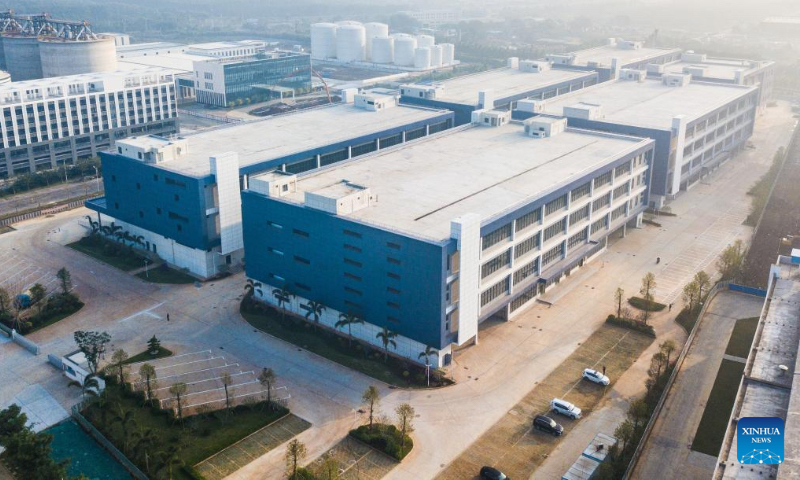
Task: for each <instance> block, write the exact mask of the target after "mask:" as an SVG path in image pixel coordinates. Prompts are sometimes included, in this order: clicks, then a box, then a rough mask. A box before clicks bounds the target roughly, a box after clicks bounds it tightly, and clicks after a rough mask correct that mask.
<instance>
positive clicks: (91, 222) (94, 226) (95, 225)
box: [85, 215, 100, 235]
mask: <svg viewBox="0 0 800 480" xmlns="http://www.w3.org/2000/svg"><path fill="white" fill-rule="evenodd" d="M85 217H86V220H88V221H89V228H91V229H92V232H91V234H92V235H97V232H99V231H100V223H98V222H96V221H95V220H93V219H92V217H90V216H89V215H86V216H85Z"/></svg>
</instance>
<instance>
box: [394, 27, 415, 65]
mask: <svg viewBox="0 0 800 480" xmlns="http://www.w3.org/2000/svg"><path fill="white" fill-rule="evenodd" d="M392 37H393V38H394V64H395V65H398V66H401V67H410V66H412V65H414V49H416V48H417V39H416V38H414V36H412V35H408V34H407V33H396V34H394V35H392Z"/></svg>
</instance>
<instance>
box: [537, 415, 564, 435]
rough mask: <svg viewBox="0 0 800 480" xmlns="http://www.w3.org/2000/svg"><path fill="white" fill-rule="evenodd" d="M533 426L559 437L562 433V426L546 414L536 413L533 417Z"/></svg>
mask: <svg viewBox="0 0 800 480" xmlns="http://www.w3.org/2000/svg"><path fill="white" fill-rule="evenodd" d="M533 428H534V429H535V430H541V431H542V432H547V433H549V434H551V435H553V436H556V437H559V436H561V434H562V433H564V427H562V426H561V425H559V424H558V423H556V421H555V420H553V419H552V418H550V417H548V416H546V415H536V418H534V419H533Z"/></svg>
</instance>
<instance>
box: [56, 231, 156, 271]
mask: <svg viewBox="0 0 800 480" xmlns="http://www.w3.org/2000/svg"><path fill="white" fill-rule="evenodd" d="M88 238H89V237H84V238H82V239H80V240H78V241H77V242H73V243H70V244H68V245H67V246H68V247H69V248H71V249H73V250H77V251H79V252H81V253H83V254H86V255H89V256H90V257H92V258H94V259H96V260H100V261H101V262H103V263H105V264H108V265H111V266H112V267H114V268H118V269H120V270H122V271H125V272H129V271H131V270H135V269H137V268H141V267H144V258H143V257H141V256H139V255H136V254H135V253H131V252H125V253H122V254H120V255H110V254H109V253H107V251H106V250H105V249H104V248H103V245H102V244H101V243H90V242H89V241H86V240H87V239H88Z"/></svg>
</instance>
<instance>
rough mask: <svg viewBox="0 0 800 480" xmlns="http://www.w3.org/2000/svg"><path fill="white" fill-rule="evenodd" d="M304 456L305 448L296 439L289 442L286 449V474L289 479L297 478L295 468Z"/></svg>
mask: <svg viewBox="0 0 800 480" xmlns="http://www.w3.org/2000/svg"><path fill="white" fill-rule="evenodd" d="M305 456H306V446H305V445H303V442H301V441H300V440H298V439H296V438H295V439H294V440H292V441H291V442H289V445H288V446H287V447H286V474H287V475H288V476H289V478H290V479H293V478H297V467H298V464H299V463H300V462H302V461H303V458H305Z"/></svg>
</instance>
